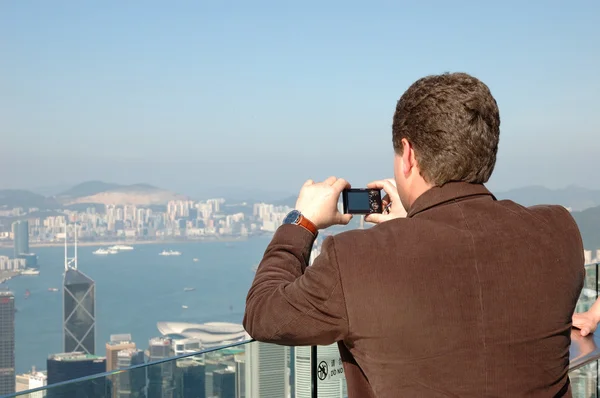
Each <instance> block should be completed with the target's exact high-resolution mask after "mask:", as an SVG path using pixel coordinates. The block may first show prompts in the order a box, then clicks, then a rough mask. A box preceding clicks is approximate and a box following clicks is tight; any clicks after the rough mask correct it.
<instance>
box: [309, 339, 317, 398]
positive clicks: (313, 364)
mask: <svg viewBox="0 0 600 398" xmlns="http://www.w3.org/2000/svg"><path fill="white" fill-rule="evenodd" d="M317 382H318V380H317V346H316V345H313V346H311V347H310V396H311V398H317V396H318V395H317Z"/></svg>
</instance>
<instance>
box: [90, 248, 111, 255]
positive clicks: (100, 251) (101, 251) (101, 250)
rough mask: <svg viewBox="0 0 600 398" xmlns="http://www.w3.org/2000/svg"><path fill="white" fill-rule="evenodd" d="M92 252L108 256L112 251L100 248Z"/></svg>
mask: <svg viewBox="0 0 600 398" xmlns="http://www.w3.org/2000/svg"><path fill="white" fill-rule="evenodd" d="M92 254H95V255H97V256H106V255H107V254H111V253H110V251H108V250H106V249H98V250H96V251H95V252H92Z"/></svg>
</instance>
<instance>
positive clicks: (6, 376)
mask: <svg viewBox="0 0 600 398" xmlns="http://www.w3.org/2000/svg"><path fill="white" fill-rule="evenodd" d="M14 392H15V296H14V295H13V294H12V292H9V291H6V290H4V291H0V395H5V394H12V393H14Z"/></svg>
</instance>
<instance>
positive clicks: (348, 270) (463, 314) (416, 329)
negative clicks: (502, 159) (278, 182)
mask: <svg viewBox="0 0 600 398" xmlns="http://www.w3.org/2000/svg"><path fill="white" fill-rule="evenodd" d="M313 240H314V237H313V236H312V234H311V233H310V232H308V231H307V230H305V229H304V228H302V227H299V226H296V225H283V226H281V227H280V228H279V229H278V230H277V232H276V233H275V236H274V237H273V240H272V241H271V243H270V244H269V246H268V248H267V250H266V252H265V255H264V258H263V260H262V262H261V263H260V265H259V267H258V270H257V272H256V277H255V279H254V282H253V284H252V287H251V288H250V291H249V293H248V297H247V302H246V314H245V317H244V326H245V328H246V330H247V331H248V333H249V334H250V335H251V336H252V337H254V338H255V339H256V340H259V341H264V342H271V343H277V344H285V345H328V344H332V343H334V342H339V347H340V352H341V354H342V358H343V361H344V370H345V375H346V379H347V382H348V393H349V396H350V397H351V398H368V397H409V398H413V397H554V396H566V397H570V396H571V391H570V387H569V379H568V375H567V370H568V364H569V344H570V329H571V316H572V314H573V311H574V308H575V303H576V302H577V299H578V297H579V294H580V292H581V289H582V286H583V279H584V274H585V271H584V267H583V265H584V258H583V245H582V240H581V236H580V233H579V230H578V228H577V225H576V224H575V222H574V220H573V218H572V217H571V215H570V214H569V212H568V211H567V210H566V209H565V208H563V207H561V206H534V207H529V208H527V207H523V206H520V205H518V204H516V203H514V202H512V201H506V200H503V201H498V200H496V198H495V197H494V196H493V195H492V194H491V193H490V192H489V191H488V190H487V189H486V188H485V187H484V186H483V185H479V184H468V183H449V184H446V185H444V186H443V187H436V188H432V189H430V190H429V191H427V192H425V193H424V194H423V195H421V196H420V197H419V198H418V199H417V200H416V201H415V203H414V204H413V206H412V207H411V209H410V211H409V212H408V215H407V217H406V218H402V219H396V220H392V221H388V222H384V223H382V224H380V225H377V226H374V227H373V228H369V229H366V230H354V231H349V232H344V233H341V234H339V235H336V236H335V237H328V238H326V239H325V241H324V242H323V247H322V252H321V255H320V256H318V257H317V258H316V259H315V261H314V264H313V265H311V266H310V267H307V264H308V261H309V254H310V250H311V247H312V244H313Z"/></svg>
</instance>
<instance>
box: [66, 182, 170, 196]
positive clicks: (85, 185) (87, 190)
mask: <svg viewBox="0 0 600 398" xmlns="http://www.w3.org/2000/svg"><path fill="white" fill-rule="evenodd" d="M130 189H132V190H144V189H146V190H153V189H158V188H156V187H153V186H151V185H147V184H134V185H120V184H114V183H108V182H103V181H87V182H82V183H81V184H77V185H75V186H74V187H71V188H69V189H68V190H66V191H65V192H61V193H60V194H58V195H57V196H58V197H61V198H64V197H69V198H81V197H86V196H92V195H95V194H97V193H101V192H107V191H113V192H116V191H127V190H130Z"/></svg>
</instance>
